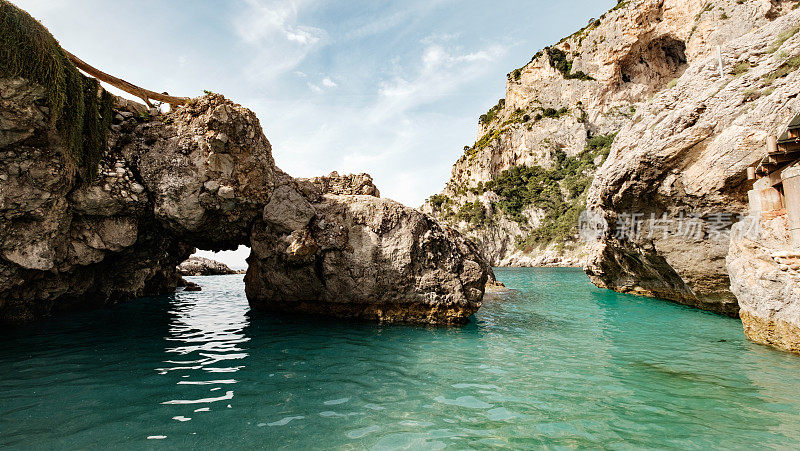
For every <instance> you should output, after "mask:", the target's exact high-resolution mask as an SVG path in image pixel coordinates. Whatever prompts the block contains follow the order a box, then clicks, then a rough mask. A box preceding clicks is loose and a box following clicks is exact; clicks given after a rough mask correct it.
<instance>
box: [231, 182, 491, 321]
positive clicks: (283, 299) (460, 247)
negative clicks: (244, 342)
mask: <svg viewBox="0 0 800 451" xmlns="http://www.w3.org/2000/svg"><path fill="white" fill-rule="evenodd" d="M325 179H326V180H324V183H321V182H322V180H321V179H320V178H316V179H310V180H300V181H299V184H298V188H297V189H298V194H299V192H302V193H303V196H304V197H305V198H306V199H307V200H308V205H309V206H310V207H311V210H310V211H309V214H308V221H307V222H306V221H303V223H302V225H301V222H300V221H298V220H297V218H296V217H294V216H289V217H287V218H276V217H275V216H274V215H272V214H271V213H270V212H269V211H268V210H266V209H265V217H264V220H263V221H262V222H259V223H257V224H256V225H255V227H254V228H253V233H252V236H251V240H250V242H251V245H252V250H253V251H252V254H251V256H250V258H249V259H248V264H249V268H248V271H247V275H246V276H245V282H246V290H247V297H248V299H249V300H250V302H251V304H252V305H253V306H254V307H257V308H262V309H267V310H273V311H281V312H302V313H312V314H324V315H331V316H338V317H347V318H359V319H369V320H377V321H381V322H415V323H431V324H451V323H462V322H465V321H466V320H467V318H468V317H469V316H470V315H472V314H473V313H474V312H475V311H477V310H478V308H479V307H480V305H481V300H482V298H483V293H484V287H485V285H486V282H487V280H488V277H489V274H490V272H491V268H489V266H488V265H487V264H486V263H485V262H484V260H483V259H482V257H481V256H480V255H479V253H478V251H477V249H476V248H475V246H474V245H473V244H472V243H470V242H468V241H466V240H465V239H464V238H463V237H462V236H461V235H460V234H459V233H458V232H455V231H454V230H453V229H450V228H447V227H443V226H441V225H439V224H438V223H437V222H436V221H435V220H433V219H432V218H431V217H429V216H427V215H425V214H422V213H420V212H419V211H417V210H414V209H412V208H408V207H405V206H403V205H400V204H398V203H397V202H394V201H392V200H388V199H380V198H378V197H376V196H370V195H350V194H343V195H339V194H332V193H331V192H330V191H334V192H337V193H338V192H353V191H364V190H363V187H364V186H365V185H364V184H362V183H361V182H362V179H360V178H359V177H356V178H355V179H354V178H349V179H342V178H340V177H338V175H335V174H334V175H332V176H330V177H328V178H325ZM343 184H344V185H343ZM368 185H371V181H370V183H369V184H368ZM331 187H332V188H331ZM343 187H344V189H343ZM372 188H373V187H370V189H368V190H367V191H369V192H374V193H377V190H375V189H372ZM285 197H287V198H290V199H291V198H293V197H296V196H292V195H289V196H285Z"/></svg>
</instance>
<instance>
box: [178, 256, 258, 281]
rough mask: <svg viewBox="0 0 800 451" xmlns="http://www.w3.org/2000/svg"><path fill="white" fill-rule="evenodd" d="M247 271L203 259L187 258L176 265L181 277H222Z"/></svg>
mask: <svg viewBox="0 0 800 451" xmlns="http://www.w3.org/2000/svg"><path fill="white" fill-rule="evenodd" d="M245 272H247V271H243V270H237V269H231V268H229V267H228V265H226V264H224V263H221V262H218V261H216V260H211V259H209V258H204V257H195V256H192V257H189V258H188V259H186V261H184V262H182V263H181V264H180V265H178V273H179V274H180V275H181V276H224V275H228V274H244V273H245Z"/></svg>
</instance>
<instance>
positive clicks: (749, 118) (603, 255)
mask: <svg viewBox="0 0 800 451" xmlns="http://www.w3.org/2000/svg"><path fill="white" fill-rule="evenodd" d="M798 23H800V11H797V10H795V11H792V12H789V13H788V14H787V15H785V16H783V17H780V18H776V19H774V20H773V21H772V22H768V23H766V24H764V25H763V26H761V27H760V28H758V29H756V30H754V31H752V32H749V33H747V34H745V35H743V36H741V37H739V38H737V39H733V40H731V41H729V42H726V43H724V45H723V46H722V58H723V62H724V67H725V71H724V74H722V75H720V70H719V62H718V58H717V57H716V56H711V57H707V58H705V59H700V60H698V61H696V62H694V63H692V64H690V65H689V66H688V67H687V68H686V70H685V72H684V73H683V75H682V76H681V77H680V78H678V79H677V80H676V82H675V83H674V86H673V87H672V88H670V89H667V90H665V91H663V92H661V93H659V94H657V95H656V96H655V97H654V98H653V99H652V101H650V102H648V103H647V104H646V105H644V106H643V107H641V108H640V109H639V110H638V111H637V113H636V115H635V116H634V118H633V121H632V122H631V123H630V124H628V125H626V126H625V127H624V128H623V129H622V131H621V132H620V133H619V135H618V136H617V138H616V140H615V142H614V145H613V148H612V150H611V154H610V155H609V157H608V160H607V162H606V163H605V164H604V165H603V166H602V168H601V169H600V170H599V171H598V173H597V175H596V177H595V179H594V182H593V184H592V188H591V190H590V192H589V197H588V205H589V208H590V209H593V210H594V211H596V212H599V213H600V214H602V215H603V216H604V218H605V220H606V221H607V223H608V225H609V228H608V233H607V234H606V235H604V236H603V237H601V240H600V242H598V243H595V244H593V245H592V248H591V250H592V253H591V256H590V258H589V259H588V261H587V265H586V268H587V273H588V274H589V276H590V277H591V278H592V280H593V281H594V282H595V283H596V284H597V285H599V286H604V287H607V288H611V289H614V290H618V291H622V292H632V293H640V294H648V295H653V296H657V297H662V298H666V299H671V300H674V301H678V302H681V303H685V304H689V305H694V306H698V307H701V308H704V309H707V310H711V311H715V312H718V313H723V314H727V315H731V316H735V315H736V314H737V311H738V305H737V303H736V298H735V296H734V295H733V293H731V291H730V289H729V287H730V281H729V279H728V274H727V270H726V267H725V256H726V254H727V253H728V250H729V240H728V234H727V231H726V230H715V229H714V228H715V225H714V223H717V224H719V223H725V222H727V226H728V227H730V224H732V222H733V221H735V220H737V219H738V216H739V215H740V214H741V213H742V212H744V211H745V203H746V201H747V194H746V191H747V189H748V187H747V184H746V183H745V182H746V170H747V167H748V166H751V165H754V164H756V163H757V162H758V161H759V160H760V159H761V158H762V157H763V154H764V143H765V140H766V137H767V136H770V135H777V134H778V133H779V129H780V128H781V127H783V126H785V124H786V123H788V121H789V120H790V119H791V118H792V117H794V116H795V115H796V114H798V113H800V99H798V96H797V93H798V92H800V71H798V70H797V68H798V66H800V64H798V62H797V58H798V56H796V55H800V34H797V33H796V29H797V27H798ZM792 55H795V56H792ZM792 58H794V59H792ZM632 215H639V219H640V220H641V226H642V227H641V229H640V230H638V233H629V232H630V231H631V229H630V228H629V227H627V225H628V224H629V223H630V222H631V219H632ZM665 215H666V216H665ZM720 215H728V216H727V217H722V216H720ZM690 217H696V218H697V219H699V220H701V221H702V222H703V225H702V227H701V228H700V229H698V230H696V231H695V232H692V233H681V232H680V230H679V229H678V228H677V224H676V222H678V221H680V218H684V220H683V224H684V225H687V224H689V221H688V220H686V219H685V218H690ZM651 218H655V219H661V218H667V219H668V220H670V221H672V223H673V228H672V229H671V231H670V233H668V234H664V233H661V231H658V230H655V228H654V226H653V224H656V223H655V222H652V221H651ZM719 220H722V221H719ZM651 232H655V233H651ZM684 232H687V230H686V229H684ZM715 232H716V233H715ZM720 232H722V233H720Z"/></svg>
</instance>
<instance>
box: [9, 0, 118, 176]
mask: <svg viewBox="0 0 800 451" xmlns="http://www.w3.org/2000/svg"><path fill="white" fill-rule="evenodd" d="M0 77H2V78H16V77H21V78H24V79H27V80H29V81H31V82H33V83H37V84H39V85H42V86H43V87H44V88H45V91H46V100H47V104H48V105H47V106H48V107H49V108H50V120H51V121H52V124H53V125H54V126H55V128H56V130H58V133H59V135H60V136H61V139H62V142H63V145H64V147H66V148H67V150H68V151H69V154H70V155H71V156H72V157H73V160H74V162H75V165H76V168H77V169H78V172H79V174H80V175H81V177H82V178H83V179H84V181H86V182H88V181H91V180H92V179H93V178H94V176H95V175H96V173H97V167H98V164H99V162H100V160H101V159H102V158H103V156H104V155H105V152H106V150H107V149H106V133H107V131H108V129H109V126H110V124H111V115H112V103H113V102H112V96H111V94H109V93H108V92H107V91H105V90H104V89H101V87H100V84H99V82H98V81H97V80H95V79H94V78H89V77H86V76H84V75H83V74H81V73H80V72H79V71H78V69H77V68H76V67H75V66H74V65H73V64H72V63H71V62H70V61H69V60H68V59H67V55H66V54H65V53H64V50H63V49H62V48H61V46H60V45H59V44H58V41H56V39H55V38H54V37H53V36H52V35H51V34H50V32H49V31H48V30H47V28H45V27H44V26H43V25H42V24H41V23H39V22H38V21H37V20H36V19H34V18H33V17H31V16H30V15H29V14H28V13H26V12H25V11H23V10H21V9H19V8H17V7H16V6H14V5H12V4H11V3H9V2H8V1H6V0H0Z"/></svg>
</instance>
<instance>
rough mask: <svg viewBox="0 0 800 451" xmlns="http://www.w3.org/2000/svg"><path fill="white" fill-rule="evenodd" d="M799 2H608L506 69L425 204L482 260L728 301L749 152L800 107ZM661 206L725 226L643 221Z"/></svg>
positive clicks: (729, 308) (704, 303)
mask: <svg viewBox="0 0 800 451" xmlns="http://www.w3.org/2000/svg"><path fill="white" fill-rule="evenodd" d="M797 4H798V2H795V1H770V0H753V1H746V2H743V1H739V0H721V1H717V2H708V1H704V0H630V1H622V2H619V4H618V5H617V6H616V7H615V8H613V9H612V10H611V11H609V12H608V13H606V14H604V15H603V16H601V17H600V18H599V19H597V20H593V21H590V23H589V25H587V26H586V27H585V28H583V29H582V30H580V31H578V32H576V33H574V34H573V35H571V36H569V37H567V38H564V39H562V40H561V41H560V42H559V43H557V44H555V45H553V46H551V47H549V48H546V49H543V50H542V51H540V52H538V53H536V54H535V55H534V57H533V58H532V60H531V61H530V62H529V63H528V64H526V65H525V66H523V67H521V68H519V69H516V70H514V71H512V72H511V73H509V74H508V81H507V85H506V96H505V98H504V99H502V100H501V101H500V102H498V104H497V105H496V106H495V107H493V108H492V109H491V110H489V111H488V112H487V113H486V114H485V115H483V116H481V119H480V121H479V127H478V128H479V129H478V137H477V140H476V142H475V144H474V145H472V146H468V147H466V148H465V153H464V155H463V156H462V157H461V158H460V159H459V160H458V161H457V162H456V163H455V165H454V166H453V170H452V175H451V178H450V180H449V181H448V183H447V185H446V187H445V189H444V190H443V191H442V193H440V194H438V195H434V196H432V197H431V198H430V199H429V200H428V201H427V202H426V204H425V205H424V206H423V211H426V212H429V213H431V214H433V215H435V216H436V217H437V218H439V219H440V220H443V221H445V222H448V223H450V224H452V225H453V226H454V227H456V228H458V229H459V230H460V231H462V232H463V233H465V235H467V236H468V237H470V238H473V239H474V240H475V241H476V242H477V243H478V244H479V246H480V248H481V250H482V251H483V252H484V253H485V254H486V255H487V258H488V259H489V260H490V261H491V263H492V264H494V265H501V266H503V265H521V266H525V265H537V264H546V265H575V264H582V265H583V266H584V267H585V268H586V269H587V273H588V274H589V275H590V276H591V278H592V280H593V281H594V282H595V283H596V284H597V285H599V286H602V287H607V288H611V289H615V290H618V291H622V292H629V293H637V294H645V295H651V296H657V297H662V298H667V299H671V300H675V301H678V302H682V303H685V304H689V305H694V306H697V307H700V308H704V309H707V310H712V311H715V312H719V313H722V314H727V315H736V312H737V310H738V306H737V304H736V300H735V298H734V296H733V295H732V294H731V292H730V290H729V288H728V286H729V281H728V277H727V274H726V270H725V265H724V258H725V255H726V253H727V251H728V241H727V239H726V238H725V236H726V235H727V232H728V229H729V227H730V225H731V224H732V223H733V222H734V221H735V220H736V219H737V215H738V214H740V213H741V212H742V211H743V206H744V202H745V201H746V195H745V191H746V190H745V189H742V188H741V186H742V181H743V180H744V179H745V169H746V167H747V166H748V165H751V164H753V163H754V162H755V161H757V160H758V159H759V158H760V156H761V155H760V152H761V149H762V148H763V140H764V138H765V137H766V136H768V135H769V134H774V133H776V132H777V128H778V127H780V126H781V125H783V124H784V123H785V122H786V120H787V119H788V118H790V117H793V115H795V114H797V112H798V109H800V108H799V107H798V98H797V92H798V91H799V90H800V89H799V88H800V86H798V79H797V77H798V71H797V69H798V67H800V64H798V58H799V57H800V56H798V55H800V53H798V52H799V50H798V45H800V34H798V33H797V30H798V28H797V27H798V25H797V24H798V23H800V11H798V9H797ZM718 46H721V56H722V60H723V70H724V76H722V77H720V66H719V62H718V61H719V59H718V55H717V47H718ZM587 204H588V207H589V208H590V209H592V210H593V212H595V214H597V215H598V216H600V217H602V218H603V219H604V221H605V223H606V224H607V228H606V229H605V234H604V235H603V236H602V237H600V238H601V239H600V240H599V241H597V242H593V243H591V244H590V245H589V246H585V245H584V243H583V242H581V240H579V239H578V234H577V225H578V223H579V218H580V214H581V211H582V210H584V209H585V208H587ZM664 214H666V215H667V218H669V219H670V220H674V221H675V222H676V223H677V222H680V221H683V219H684V218H693V217H697V218H700V219H702V220H703V221H704V222H706V223H709V222H713V221H712V219H721V220H722V221H721V222H723V223H725V224H726V228H725V230H723V231H722V232H723V233H721V235H722V238H719V236H718V234H717V233H716V232H718V231H716V230H708V229H707V228H706V229H703V230H702V233H700V235H701V236H700V237H699V238H694V237H692V238H689V239H685V236H684V235H686V234H685V233H680V234H677V233H671V234H668V235H667V236H666V237H664V236H663V234H660V233H651V231H655V232H660V230H659V229H653V228H652V227H649V224H650V220H651V218H653V219H656V220H660V219H662V218H664ZM651 215H652V216H651ZM630 220H634V221H636V222H637V223H641V227H640V228H638V229H636V230H635V232H636V233H633V234H628V233H625V232H626V230H625V227H623V226H624V225H625V224H626V222H627V221H630ZM655 223H657V221H655ZM673 232H674V231H673ZM709 235H712V236H714V239H707V238H708V237H709Z"/></svg>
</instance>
